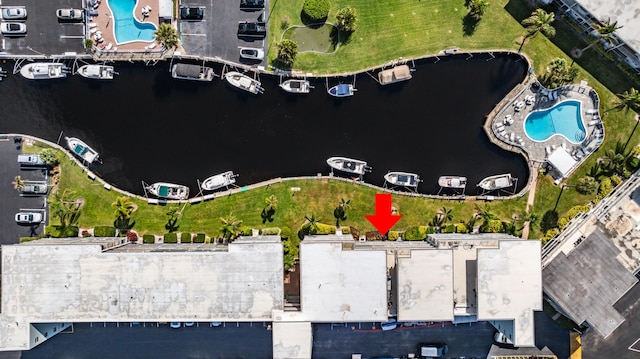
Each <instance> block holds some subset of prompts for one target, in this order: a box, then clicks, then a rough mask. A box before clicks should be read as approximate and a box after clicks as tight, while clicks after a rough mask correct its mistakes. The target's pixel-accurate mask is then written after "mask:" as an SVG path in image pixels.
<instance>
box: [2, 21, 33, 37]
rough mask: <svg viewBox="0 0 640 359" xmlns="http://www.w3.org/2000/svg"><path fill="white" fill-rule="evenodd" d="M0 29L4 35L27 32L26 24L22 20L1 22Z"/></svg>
mask: <svg viewBox="0 0 640 359" xmlns="http://www.w3.org/2000/svg"><path fill="white" fill-rule="evenodd" d="M0 31H1V32H2V33H3V34H4V35H24V34H26V33H27V25H25V24H24V23H22V22H2V23H0Z"/></svg>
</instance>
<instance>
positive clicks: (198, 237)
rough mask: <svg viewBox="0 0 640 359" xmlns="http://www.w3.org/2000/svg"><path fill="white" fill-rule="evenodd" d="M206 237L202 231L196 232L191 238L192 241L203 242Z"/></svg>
mask: <svg viewBox="0 0 640 359" xmlns="http://www.w3.org/2000/svg"><path fill="white" fill-rule="evenodd" d="M206 237H207V236H206V235H205V234H204V233H198V234H196V238H194V239H193V243H204V239H205V238H206Z"/></svg>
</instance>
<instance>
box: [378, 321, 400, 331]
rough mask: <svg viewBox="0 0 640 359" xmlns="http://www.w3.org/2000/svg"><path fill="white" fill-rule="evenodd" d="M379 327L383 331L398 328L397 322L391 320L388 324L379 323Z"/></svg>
mask: <svg viewBox="0 0 640 359" xmlns="http://www.w3.org/2000/svg"><path fill="white" fill-rule="evenodd" d="M380 327H381V328H382V330H384V331H387V330H393V329H396V328H397V327H398V322H397V321H396V320H395V319H393V318H389V321H388V322H386V323H380Z"/></svg>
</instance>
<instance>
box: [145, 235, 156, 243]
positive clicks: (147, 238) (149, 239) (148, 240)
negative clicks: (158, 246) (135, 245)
mask: <svg viewBox="0 0 640 359" xmlns="http://www.w3.org/2000/svg"><path fill="white" fill-rule="evenodd" d="M142 243H146V244H153V243H156V236H154V235H153V234H143V235H142Z"/></svg>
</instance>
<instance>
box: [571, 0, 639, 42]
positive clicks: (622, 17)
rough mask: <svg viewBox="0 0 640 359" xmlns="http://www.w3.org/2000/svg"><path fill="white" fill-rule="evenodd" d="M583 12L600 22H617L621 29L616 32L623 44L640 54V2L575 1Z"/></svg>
mask: <svg viewBox="0 0 640 359" xmlns="http://www.w3.org/2000/svg"><path fill="white" fill-rule="evenodd" d="M575 1H576V2H577V3H578V4H580V5H581V6H582V7H583V8H585V10H587V11H589V12H590V13H591V14H592V15H593V16H594V17H595V18H597V19H598V20H600V21H603V20H607V19H611V22H612V23H613V22H615V21H617V22H618V26H622V28H620V29H618V30H616V32H615V33H616V35H618V36H619V37H620V38H621V39H622V40H624V42H626V43H627V44H628V45H629V46H631V47H632V48H633V49H634V50H635V51H636V52H637V53H640V21H638V13H640V2H638V1H602V0H575Z"/></svg>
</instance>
